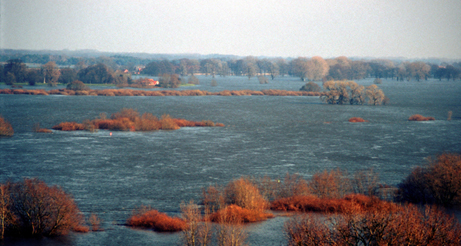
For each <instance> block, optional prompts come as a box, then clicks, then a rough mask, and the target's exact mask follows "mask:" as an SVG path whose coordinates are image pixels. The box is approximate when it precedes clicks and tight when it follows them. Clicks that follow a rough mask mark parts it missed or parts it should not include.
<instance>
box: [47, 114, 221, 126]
mask: <svg viewBox="0 0 461 246" xmlns="http://www.w3.org/2000/svg"><path fill="white" fill-rule="evenodd" d="M214 126H217V127H223V126H224V124H222V123H214V122H213V121H210V120H203V121H190V120H185V119H174V118H171V117H170V115H163V116H162V117H161V118H160V119H158V118H157V117H156V116H154V115H152V114H150V113H145V114H143V115H141V116H140V115H139V113H138V111H136V110H133V109H122V110H121V111H120V112H117V113H114V114H112V115H111V118H110V119H106V116H105V114H101V115H100V118H97V119H94V120H85V121H84V122H83V123H77V122H62V123H60V124H58V125H55V126H53V127H52V129H54V130H59V131H81V130H89V131H94V130H97V129H104V130H115V131H156V130H177V129H179V128H181V127H214Z"/></svg>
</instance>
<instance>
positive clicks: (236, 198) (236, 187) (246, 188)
mask: <svg viewBox="0 0 461 246" xmlns="http://www.w3.org/2000/svg"><path fill="white" fill-rule="evenodd" d="M224 194H225V198H226V203H227V204H235V205H238V206H240V207H242V208H246V209H250V210H257V211H262V210H264V209H266V208H268V207H269V203H268V202H267V201H266V200H265V199H264V197H263V196H262V195H261V193H260V191H259V189H258V188H257V187H256V186H255V185H253V184H252V183H251V182H250V180H248V179H246V178H240V179H237V180H234V181H232V182H230V183H229V184H227V186H226V187H225V189H224Z"/></svg>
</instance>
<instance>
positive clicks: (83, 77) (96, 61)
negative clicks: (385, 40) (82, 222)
mask: <svg viewBox="0 0 461 246" xmlns="http://www.w3.org/2000/svg"><path fill="white" fill-rule="evenodd" d="M43 56H44V55H37V56H34V55H29V56H27V57H28V58H27V60H26V61H28V62H30V61H34V62H38V63H41V62H45V63H43V64H42V65H35V66H31V67H27V66H26V64H25V63H24V61H23V60H21V59H16V58H15V59H10V60H7V61H6V62H5V63H4V64H3V65H1V66H0V81H2V82H6V83H7V84H9V85H12V84H14V83H17V82H18V83H29V84H30V85H34V84H36V83H47V84H49V85H55V84H57V83H63V84H68V83H70V82H72V81H74V80H80V81H82V82H84V83H86V84H95V83H98V84H101V83H102V84H130V83H132V82H133V81H132V80H131V74H144V75H149V76H158V77H160V78H161V77H163V75H165V74H168V75H169V76H171V75H173V74H177V75H178V76H182V77H184V76H190V75H198V74H202V75H207V76H212V77H213V78H214V77H216V76H246V77H248V78H249V79H251V78H252V77H257V76H266V77H270V78H271V79H275V78H276V77H278V76H294V77H299V78H300V79H301V80H303V81H306V80H307V81H321V80H323V81H329V80H358V79H363V78H368V77H373V78H379V79H381V78H385V79H392V80H397V81H420V80H427V79H428V78H436V79H439V80H442V79H446V80H456V79H460V78H461V62H455V63H453V64H447V63H441V64H427V63H424V62H421V61H415V62H406V61H405V62H401V63H396V62H393V61H391V60H386V59H376V60H351V59H349V58H347V57H344V56H341V57H337V58H334V59H323V58H321V57H319V56H315V57H312V58H307V57H298V58H296V59H291V60H288V59H283V58H272V59H269V58H262V59H258V58H257V57H253V56H247V57H244V58H241V59H237V58H232V59H229V58H221V59H217V58H207V59H200V60H199V59H188V58H182V59H176V60H166V59H163V60H155V61H151V60H147V59H140V58H134V57H130V56H120V55H119V56H112V57H98V58H86V59H83V58H79V59H71V58H69V60H71V61H70V62H69V63H68V64H72V65H68V66H67V67H63V64H67V63H65V62H62V61H61V60H60V62H56V61H51V60H52V58H53V59H54V60H59V59H62V60H65V59H64V58H62V57H58V58H59V59H57V58H56V57H52V56H49V57H48V58H47V59H45V58H43ZM30 57H35V58H37V59H29V58H30ZM40 57H42V58H43V59H38V58H40ZM0 60H1V59H0ZM69 60H67V61H69ZM259 80H261V78H260V79H259ZM263 81H265V80H263ZM264 83H265V82H264Z"/></svg>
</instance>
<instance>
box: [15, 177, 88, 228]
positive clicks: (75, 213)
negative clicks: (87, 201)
mask: <svg viewBox="0 0 461 246" xmlns="http://www.w3.org/2000/svg"><path fill="white" fill-rule="evenodd" d="M9 194H10V201H11V206H10V208H11V212H12V213H13V214H14V216H15V218H16V220H15V221H14V222H12V223H11V224H8V225H7V226H6V228H7V230H6V232H7V235H10V236H20V237H29V236H57V235H65V234H67V233H68V232H69V231H70V230H84V229H83V228H82V225H81V222H82V216H81V215H80V211H79V210H78V208H77V205H76V204H75V202H74V200H73V199H72V197H71V196H70V195H69V194H67V193H65V192H64V191H63V190H62V189H61V188H60V187H57V186H48V185H46V184H45V183H44V182H43V181H40V180H37V179H24V180H23V181H22V182H17V183H11V184H9Z"/></svg>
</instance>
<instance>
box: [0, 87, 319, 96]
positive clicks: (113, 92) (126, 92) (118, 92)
mask: <svg viewBox="0 0 461 246" xmlns="http://www.w3.org/2000/svg"><path fill="white" fill-rule="evenodd" d="M0 94H25V95H46V96H47V95H64V96H322V95H324V93H323V92H314V91H286V90H262V91H254V90H232V91H230V90H224V91H220V92H209V91H202V90H155V91H148V90H132V89H102V90H69V89H54V90H49V91H45V90H26V89H0Z"/></svg>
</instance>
